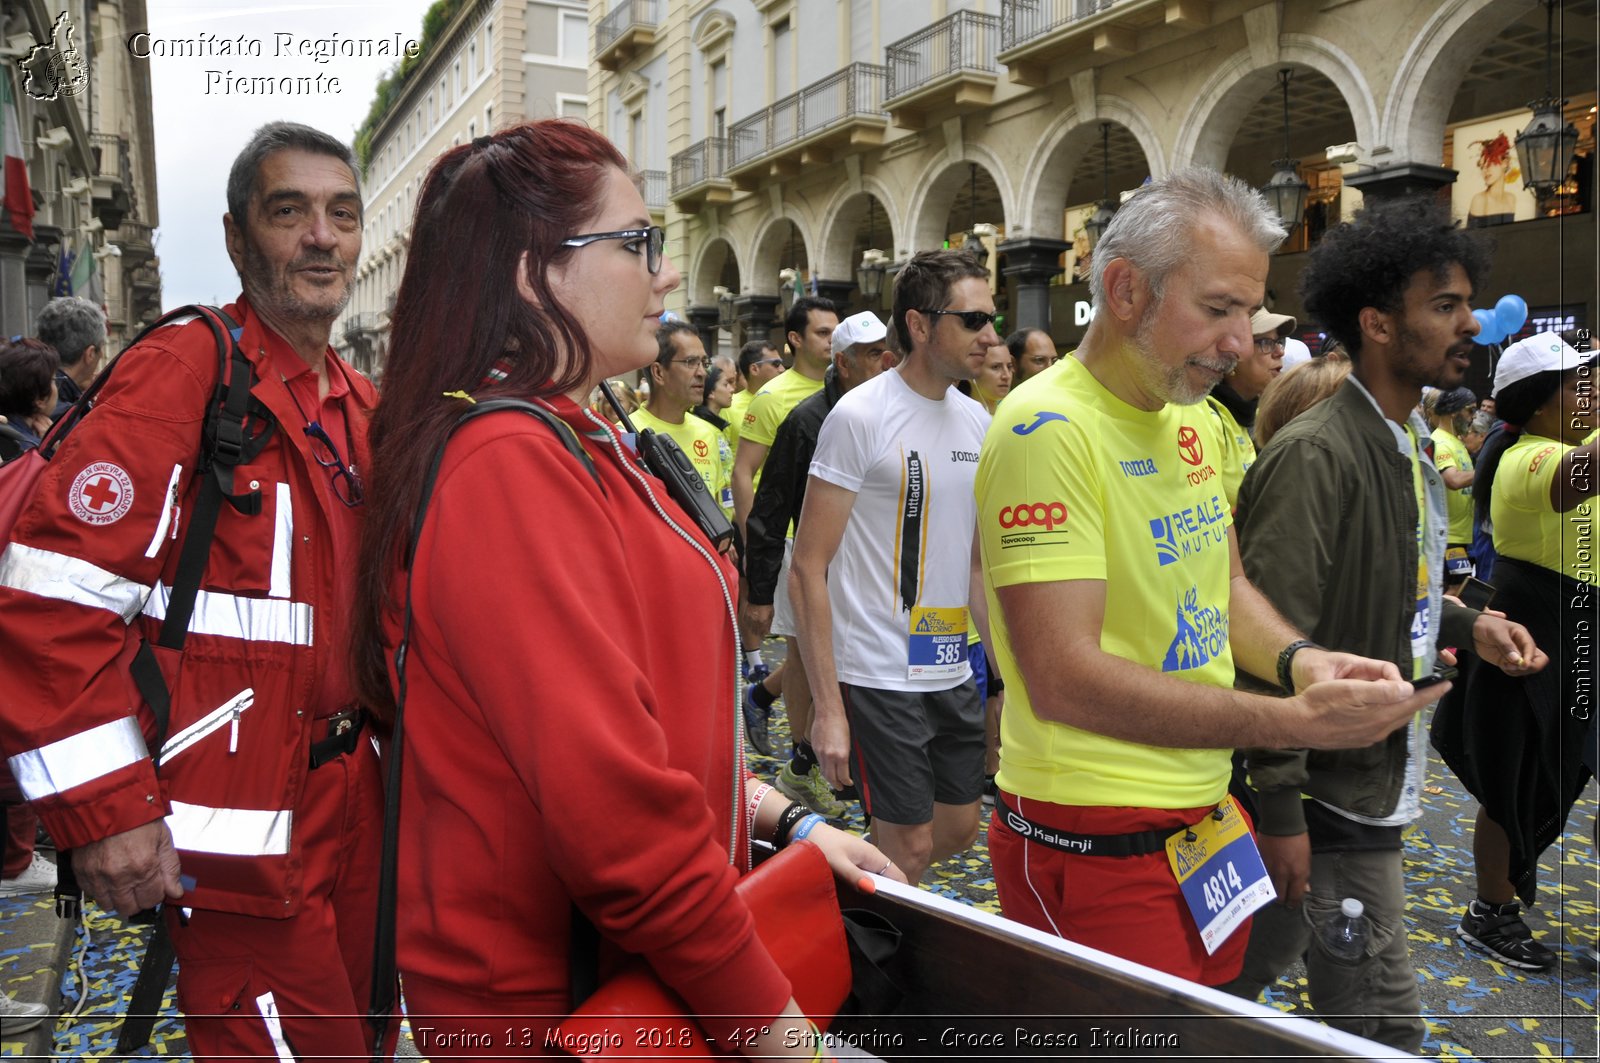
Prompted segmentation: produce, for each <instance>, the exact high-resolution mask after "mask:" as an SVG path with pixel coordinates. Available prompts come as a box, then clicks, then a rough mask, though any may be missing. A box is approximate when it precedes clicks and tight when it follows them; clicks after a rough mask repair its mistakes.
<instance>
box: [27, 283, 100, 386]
mask: <svg viewBox="0 0 1600 1063" xmlns="http://www.w3.org/2000/svg"><path fill="white" fill-rule="evenodd" d="M34 332H35V334H37V335H38V337H39V338H40V339H41V340H43V341H44V342H46V343H48V344H49V345H50V346H52V347H54V348H55V349H56V353H57V354H59V355H60V356H61V367H62V368H63V369H68V368H71V367H72V366H75V365H77V364H78V363H79V362H81V361H83V353H84V352H85V351H87V350H88V349H89V348H90V347H101V348H104V347H105V345H106V315H105V313H104V312H103V311H102V310H101V309H100V308H99V307H98V306H96V305H95V304H94V303H91V302H90V301H89V300H87V299H84V298H81V297H80V296H76V295H64V296H62V297H61V298H59V299H52V300H50V301H49V302H48V303H45V304H44V309H43V310H41V311H39V320H38V321H37V322H35V323H34Z"/></svg>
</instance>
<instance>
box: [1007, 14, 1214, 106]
mask: <svg viewBox="0 0 1600 1063" xmlns="http://www.w3.org/2000/svg"><path fill="white" fill-rule="evenodd" d="M1211 5H1212V0H1000V54H999V55H998V56H997V57H996V58H998V59H999V60H1000V62H1002V63H1004V64H1005V65H1006V68H1007V70H1008V71H1009V72H1010V76H1011V80H1012V81H1014V82H1016V83H1018V84H1020V85H1042V84H1044V83H1045V81H1046V80H1048V77H1049V71H1050V67H1051V66H1052V65H1054V64H1056V63H1058V62H1060V61H1061V60H1064V59H1069V58H1080V59H1081V58H1084V57H1090V58H1092V59H1098V60H1099V61H1101V62H1105V61H1108V60H1111V59H1120V58H1122V57H1123V56H1128V55H1132V54H1133V53H1134V52H1136V51H1138V50H1139V34H1140V32H1141V31H1144V30H1147V29H1155V28H1158V27H1161V26H1167V27H1171V28H1173V29H1180V30H1196V29H1203V28H1205V27H1206V26H1209V25H1211Z"/></svg>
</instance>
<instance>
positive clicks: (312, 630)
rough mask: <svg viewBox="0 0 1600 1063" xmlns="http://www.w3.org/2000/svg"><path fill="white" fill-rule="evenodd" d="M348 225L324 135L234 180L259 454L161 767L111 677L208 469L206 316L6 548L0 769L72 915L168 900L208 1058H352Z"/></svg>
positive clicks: (242, 338)
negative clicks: (60, 866)
mask: <svg viewBox="0 0 1600 1063" xmlns="http://www.w3.org/2000/svg"><path fill="white" fill-rule="evenodd" d="M361 219H362V209H361V193H360V189H359V187H358V185H357V178H356V171H355V161H354V159H353V158H352V156H351V154H350V151H349V149H348V148H346V147H345V146H344V145H343V144H341V143H339V142H338V141H337V140H335V139H333V138H332V137H329V136H327V135H325V134H323V133H320V132H318V131H316V130H314V129H310V128H308V127H305V126H300V125H293V124H289V123H281V122H279V123H272V124H269V125H266V126H263V127H262V128H261V129H259V130H257V131H256V133H255V134H254V136H253V137H252V138H251V139H250V142H249V143H248V144H247V145H246V147H245V148H244V150H243V152H241V153H240V155H239V157H238V158H237V159H236V160H235V161H234V164H233V169H232V172H231V173H230V175H229V179H228V213H227V214H226V215H224V217H223V220H222V221H223V229H224V231H225V234H226V239H227V246H228V254H229V256H230V257H231V258H232V259H233V264H234V267H235V268H236V269H237V270H238V272H239V276H240V279H241V281H242V284H243V288H244V293H243V294H242V295H241V296H240V297H239V299H238V301H237V302H236V303H234V304H233V305H231V306H229V307H226V308H225V310H224V312H225V313H226V314H227V315H228V317H229V318H231V319H232V321H233V322H234V323H235V324H236V325H237V326H238V327H237V328H236V329H235V330H234V334H235V337H236V339H237V342H238V344H239V346H240V348H241V350H242V351H243V353H244V355H245V356H246V357H247V358H248V359H249V360H250V362H251V363H252V365H253V367H254V372H255V376H256V377H257V381H256V383H255V384H254V386H253V388H252V392H251V395H252V412H251V415H250V417H249V418H248V419H247V421H246V429H247V432H251V433H253V432H256V431H260V430H262V429H263V428H264V427H265V426H267V425H268V424H270V425H271V427H270V435H269V436H268V437H267V439H266V442H265V445H264V446H263V447H262V448H261V449H260V451H259V453H256V454H255V455H254V456H253V457H251V456H249V455H248V449H249V448H247V456H246V459H245V460H244V461H243V462H242V463H241V464H240V465H239V466H238V468H237V469H236V471H235V476H234V488H233V489H234V491H235V492H236V493H238V494H241V495H245V494H256V495H258V496H259V507H258V508H257V511H256V512H255V513H253V514H249V513H246V512H242V511H241V510H240V509H238V508H235V507H234V506H232V505H229V504H226V503H225V504H224V505H223V506H222V510H221V515H220V517H219V519H218V521H217V527H216V534H215V537H214V539H213V540H212V544H211V550H210V555H209V559H208V563H207V567H206V571H205V575H204V578H203V579H202V581H201V584H200V591H199V595H198V597H197V599H196V602H195V606H194V612H193V616H192V618H191V620H190V622H189V627H188V636H187V640H186V642H185V644H184V648H183V650H182V652H181V654H180V653H176V652H174V651H172V650H168V649H157V650H156V651H155V652H156V654H157V656H158V659H159V661H160V664H161V668H162V672H163V675H164V677H165V679H166V683H167V686H168V688H169V689H170V691H171V695H172V698H171V700H172V706H171V714H170V721H169V724H168V728H167V731H166V736H165V741H164V742H163V744H162V746H161V749H160V750H159V751H156V750H153V749H152V748H151V745H152V743H153V741H154V737H155V733H156V728H155V721H154V717H153V715H152V714H151V712H150V710H149V708H148V707H147V706H146V705H144V703H143V701H142V699H141V698H140V697H139V696H138V694H137V693H135V692H134V688H133V686H132V684H131V682H130V681H129V679H128V673H127V670H126V667H125V664H124V663H123V662H124V661H125V660H126V656H125V651H127V650H129V649H131V648H132V647H133V646H135V645H136V644H137V636H139V635H141V634H142V635H143V636H144V638H146V639H147V640H151V641H154V639H155V637H156V635H157V633H158V632H159V630H160V622H161V620H162V618H163V617H164V616H165V615H166V611H167V606H168V600H169V598H170V596H171V589H172V586H173V582H174V578H175V574H176V570H177V565H178V555H179V552H180V551H179V550H178V549H176V548H175V547H176V545H177V544H178V543H181V542H183V541H184V537H185V534H186V532H187V530H188V523H189V521H190V519H191V515H192V514H193V512H194V508H195V506H194V501H195V498H196V496H197V492H198V489H199V485H200V482H201V479H202V478H203V476H204V475H205V472H204V471H202V472H201V474H200V475H199V476H197V475H196V472H195V465H196V459H197V458H198V457H200V456H201V455H202V454H203V452H204V451H205V450H206V445H205V444H204V443H203V441H202V438H201V435H202V431H201V430H202V424H203V423H204V421H205V419H206V415H207V411H208V410H209V409H210V408H211V407H212V406H213V404H214V401H215V400H214V399H213V389H214V388H215V386H216V377H217V357H216V349H215V342H214V340H213V338H212V333H211V332H210V330H209V329H208V328H207V327H206V326H205V324H204V323H203V322H200V321H191V322H189V323H185V324H181V325H176V326H173V327H169V328H163V329H161V330H158V331H157V332H156V333H154V334H152V336H151V337H150V338H149V339H148V340H146V341H145V342H144V343H141V344H140V345H139V346H138V347H136V348H135V349H133V350H131V351H129V352H128V353H127V355H126V356H125V357H124V358H123V361H122V364H120V365H119V366H118V367H117V369H116V372H115V373H114V374H113V376H112V378H111V379H110V381H108V382H107V384H106V386H105V387H104V388H103V390H102V391H101V394H100V397H99V399H98V400H97V401H96V404H95V408H94V411H93V412H92V413H90V414H89V415H88V416H87V417H86V418H85V419H84V420H83V422H82V423H81V424H80V425H79V426H78V427H77V428H76V429H75V430H74V431H73V433H72V434H71V435H70V436H69V437H68V439H67V440H66V442H65V443H64V444H63V446H62V447H61V449H60V450H59V451H58V452H57V453H56V455H55V457H54V458H53V459H52V460H51V462H50V465H49V467H48V470H47V471H46V472H45V474H44V476H43V478H42V480H41V481H40V484H39V489H38V493H37V494H36V496H35V497H34V498H33V500H32V501H31V503H30V504H29V506H28V508H27V509H26V510H25V511H24V512H23V514H22V516H21V517H20V519H19V520H18V521H17V523H16V525H15V527H14V528H13V529H12V536H11V541H10V542H9V543H8V544H6V546H5V549H4V552H3V553H0V643H3V644H4V645H5V646H6V652H5V653H4V654H3V655H0V689H3V690H5V691H6V692H7V695H8V696H7V697H6V698H5V699H4V701H3V703H0V750H3V751H4V752H5V753H6V754H7V755H8V756H9V763H10V766H11V769H12V771H13V772H14V773H15V775H16V777H17V780H18V782H19V784H20V785H21V787H22V789H23V792H24V794H25V795H26V796H27V797H28V799H29V800H30V801H31V802H32V803H33V806H34V808H35V809H37V810H38V812H39V814H40V816H41V817H42V818H43V820H44V821H45V824H46V826H48V827H49V829H50V832H51V833H52V834H53V835H54V836H55V838H56V841H57V842H59V843H60V844H61V846H62V847H63V848H65V849H70V850H72V851H73V858H74V859H73V862H74V866H75V868H76V870H77V873H78V878H79V880H80V882H81V883H82V885H83V887H84V891H85V893H86V894H87V895H88V896H89V897H91V898H93V899H94V900H96V901H98V902H99V903H100V904H101V905H102V906H103V907H105V908H107V909H112V908H114V909H116V910H117V911H119V912H121V913H122V914H123V915H132V914H134V913H135V912H138V911H141V910H143V909H147V908H151V907H154V906H155V905H157V904H160V903H162V902H165V909H164V916H165V919H166V923H167V929H168V932H169V933H170V935H171V938H172V942H173V946H174V948H175V949H176V952H177V955H178V960H179V976H178V1003H179V1006H180V1007H181V1008H182V1009H183V1011H184V1012H186V1013H187V1022H186V1030H187V1034H188V1038H189V1045H190V1048H191V1050H192V1051H193V1053H194V1055H195V1056H196V1057H198V1058H216V1057H220V1056H233V1055H239V1056H249V1057H252V1058H264V1059H280V1060H286V1059H290V1058H295V1056H296V1055H298V1058H300V1059H302V1060H303V1059H310V1058H332V1057H338V1056H359V1055H363V1054H364V1053H365V1051H366V1047H367V1046H366V1041H367V1037H366V1035H365V1033H364V1023H363V1022H362V1021H361V1019H360V1018H358V1017H357V1016H358V1015H359V1014H360V1013H361V1012H363V1011H364V1010H365V1007H366V1004H367V999H368V984H367V982H368V979H369V969H370V964H371V961H372V935H373V921H374V909H375V893H376V881H375V877H376V874H377V863H378V860H377V855H378V846H379V843H380V835H381V826H382V819H383V816H382V796H381V785H380V779H379V773H378V760H377V754H376V752H375V750H374V748H373V746H372V744H371V743H370V742H369V741H367V740H366V738H365V736H363V735H362V733H361V732H362V724H363V722H364V718H363V716H362V714H361V712H360V710H359V709H357V708H356V707H355V706H354V705H353V704H352V693H351V691H352V686H351V683H350V679H349V675H348V670H347V667H346V664H345V647H344V620H345V616H346V614H347V612H348V605H347V599H348V594H347V592H346V590H345V587H346V586H347V584H348V580H347V578H346V577H347V576H348V569H349V566H350V565H351V564H352V561H353V558H354V556H355V552H356V547H357V539H358V537H359V533H360V515H361V508H360V507H361V502H362V486H361V477H360V470H361V469H362V468H364V467H365V464H366V455H367V450H366V425H367V418H368V414H369V411H370V410H371V408H372V406H373V403H374V402H375V393H374V391H373V388H372V386H371V385H370V384H369V383H368V382H367V381H366V380H365V379H363V378H362V377H360V376H359V375H357V374H356V373H355V372H354V371H353V370H351V369H349V368H347V367H346V366H345V365H344V364H343V363H342V362H341V361H340V360H339V358H338V357H337V356H336V355H335V354H334V352H333V350H332V348H331V347H329V346H328V335H329V332H330V330H331V328H332V325H333V321H334V318H336V317H337V316H338V314H339V311H340V310H341V309H342V308H343V307H344V305H345V303H346V301H347V300H348V298H349V294H350V281H351V276H352V272H353V270H354V268H355V264H356V258H357V256H358V255H359V253H360V251H361ZM250 508H251V507H248V506H246V507H245V509H250ZM358 736H359V737H358ZM152 752H159V753H160V768H159V772H158V771H157V769H156V765H155V763H154V760H153V759H152V756H151V753H152Z"/></svg>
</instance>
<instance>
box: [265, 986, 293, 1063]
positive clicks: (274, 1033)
mask: <svg viewBox="0 0 1600 1063" xmlns="http://www.w3.org/2000/svg"><path fill="white" fill-rule="evenodd" d="M256 1010H257V1011H259V1012H261V1021H262V1022H264V1023H265V1024H266V1026H267V1036H268V1037H269V1038H271V1039H272V1050H273V1051H274V1052H276V1053H278V1063H295V1058H294V1053H293V1052H291V1051H289V1043H288V1042H287V1041H285V1040H284V1039H283V1020H281V1019H279V1018H278V1001H277V1000H276V998H274V997H273V995H272V991H271V990H268V991H267V992H265V993H262V994H261V995H260V996H259V997H256Z"/></svg>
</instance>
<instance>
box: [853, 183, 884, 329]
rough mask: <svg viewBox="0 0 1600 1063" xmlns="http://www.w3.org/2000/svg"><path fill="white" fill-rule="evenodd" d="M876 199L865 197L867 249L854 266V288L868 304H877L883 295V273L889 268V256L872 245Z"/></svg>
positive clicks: (874, 234) (876, 211) (875, 227)
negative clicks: (857, 264)
mask: <svg viewBox="0 0 1600 1063" xmlns="http://www.w3.org/2000/svg"><path fill="white" fill-rule="evenodd" d="M877 207H878V203H877V200H875V199H873V198H872V197H871V196H868V197H867V249H866V250H865V251H863V252H862V254H861V264H860V265H859V266H857V267H856V288H857V289H859V290H860V292H861V298H862V299H863V300H864V301H865V302H866V303H867V304H868V305H870V306H877V305H878V300H879V298H880V297H881V296H882V295H883V275H884V274H885V273H887V272H888V269H889V256H888V255H885V254H884V253H883V251H882V250H880V249H878V248H876V247H873V246H872V245H873V244H875V243H877V225H876V222H877V215H878V210H877Z"/></svg>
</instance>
